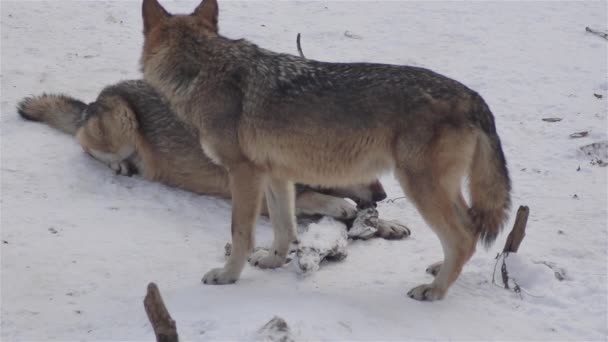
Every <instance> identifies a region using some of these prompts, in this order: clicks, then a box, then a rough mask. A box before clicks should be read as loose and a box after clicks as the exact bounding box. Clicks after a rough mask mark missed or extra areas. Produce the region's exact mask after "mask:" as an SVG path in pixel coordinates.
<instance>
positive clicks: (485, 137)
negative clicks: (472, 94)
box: [469, 97, 511, 247]
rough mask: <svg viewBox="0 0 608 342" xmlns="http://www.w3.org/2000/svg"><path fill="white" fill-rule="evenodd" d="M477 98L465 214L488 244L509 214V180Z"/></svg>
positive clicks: (482, 104)
mask: <svg viewBox="0 0 608 342" xmlns="http://www.w3.org/2000/svg"><path fill="white" fill-rule="evenodd" d="M479 99H480V102H479V107H478V108H477V109H476V112H475V113H474V115H473V120H474V121H475V123H476V124H477V125H478V126H479V127H480V128H481V130H482V132H483V133H482V134H480V136H479V139H478V141H477V146H476V148H475V153H474V155H473V162H472V164H471V170H470V183H469V186H470V190H471V209H470V211H469V214H470V216H471V219H472V222H473V224H474V226H475V228H476V231H477V232H478V233H479V238H480V239H481V241H482V242H483V244H484V245H485V246H486V247H489V246H491V245H492V243H493V242H494V240H496V237H497V236H498V234H499V233H500V231H501V230H502V227H503V225H504V223H505V221H506V220H507V218H508V216H509V215H508V211H509V208H510V206H511V197H510V191H511V181H510V179H509V172H508V170H507V162H506V160H505V156H504V154H503V151H502V146H501V144H500V138H499V137H498V134H497V133H496V127H495V125H494V117H493V116H492V113H491V112H490V109H489V108H488V106H487V105H486V104H485V102H483V100H482V99H481V97H480V98H479Z"/></svg>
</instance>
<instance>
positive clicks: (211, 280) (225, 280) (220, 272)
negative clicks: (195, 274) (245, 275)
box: [202, 268, 239, 285]
mask: <svg viewBox="0 0 608 342" xmlns="http://www.w3.org/2000/svg"><path fill="white" fill-rule="evenodd" d="M238 278H239V275H238V274H234V272H230V271H226V269H225V268H214V269H212V270H211V271H209V272H207V273H205V275H204V276H203V279H202V282H203V283H204V284H209V285H224V284H233V283H235V282H236V281H237V279H238Z"/></svg>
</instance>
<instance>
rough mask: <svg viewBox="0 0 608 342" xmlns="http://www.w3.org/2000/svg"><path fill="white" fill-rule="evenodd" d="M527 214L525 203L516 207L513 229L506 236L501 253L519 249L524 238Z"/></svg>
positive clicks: (528, 213)
mask: <svg viewBox="0 0 608 342" xmlns="http://www.w3.org/2000/svg"><path fill="white" fill-rule="evenodd" d="M529 215H530V208H528V207H527V206H525V205H521V206H519V209H517V216H516V217H515V223H514V224H513V229H512V230H511V232H510V233H509V236H508V237H507V242H506V243H505V248H504V249H503V250H502V251H503V253H504V252H513V253H516V252H517V250H518V249H519V245H520V244H521V242H522V240H523V239H524V236H526V225H527V224H528V216H529Z"/></svg>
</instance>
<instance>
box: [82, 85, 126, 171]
mask: <svg viewBox="0 0 608 342" xmlns="http://www.w3.org/2000/svg"><path fill="white" fill-rule="evenodd" d="M137 129H138V122H137V119H136V118H135V114H134V113H133V112H132V111H131V109H130V107H129V106H128V105H127V104H126V103H125V102H124V101H123V100H122V99H120V98H119V97H106V98H100V99H98V100H97V101H96V102H93V103H91V104H89V105H88V107H87V108H86V109H85V111H84V113H83V122H82V126H81V127H80V128H79V129H78V131H77V132H76V139H77V140H78V142H79V143H80V145H81V146H82V148H83V150H84V151H85V152H87V153H88V154H90V155H91V156H93V157H94V158H95V159H97V160H99V161H101V162H103V163H105V164H107V165H109V166H110V167H111V168H112V169H113V170H114V171H116V173H121V174H125V175H129V176H130V175H131V174H133V173H136V171H135V169H134V168H133V166H128V165H127V164H124V163H125V162H126V161H127V160H128V159H129V158H131V157H132V156H133V155H134V154H135V139H136V135H137V133H136V132H137ZM122 164H124V165H122Z"/></svg>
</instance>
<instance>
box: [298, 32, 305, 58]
mask: <svg viewBox="0 0 608 342" xmlns="http://www.w3.org/2000/svg"><path fill="white" fill-rule="evenodd" d="M296 44H297V45H298V53H299V54H300V57H302V58H306V57H304V52H302V46H301V45H300V34H299V33H298V36H297V37H296Z"/></svg>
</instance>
